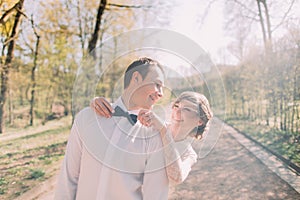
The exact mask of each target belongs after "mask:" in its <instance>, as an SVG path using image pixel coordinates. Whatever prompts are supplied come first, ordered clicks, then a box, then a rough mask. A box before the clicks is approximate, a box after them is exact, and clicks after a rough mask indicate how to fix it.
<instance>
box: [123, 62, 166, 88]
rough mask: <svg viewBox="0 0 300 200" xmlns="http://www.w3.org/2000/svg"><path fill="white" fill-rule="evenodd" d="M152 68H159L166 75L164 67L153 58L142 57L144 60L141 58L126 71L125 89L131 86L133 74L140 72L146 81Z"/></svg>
mask: <svg viewBox="0 0 300 200" xmlns="http://www.w3.org/2000/svg"><path fill="white" fill-rule="evenodd" d="M150 67H159V68H160V70H161V71H162V72H163V74H164V70H163V67H162V65H161V64H160V63H159V62H158V61H156V60H153V59H152V58H148V57H142V58H139V59H137V60H135V61H133V62H132V63H131V64H130V65H129V66H128V67H127V69H126V71H125V77H124V88H125V89H126V88H127V87H128V86H129V84H130V80H131V78H132V74H133V73H134V72H136V71H137V72H139V73H140V74H141V76H142V78H143V79H144V78H145V77H146V76H147V74H148V72H149V70H150Z"/></svg>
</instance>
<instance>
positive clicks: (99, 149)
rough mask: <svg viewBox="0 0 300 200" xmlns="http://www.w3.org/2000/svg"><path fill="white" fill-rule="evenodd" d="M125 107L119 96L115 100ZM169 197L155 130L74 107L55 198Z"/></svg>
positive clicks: (139, 199)
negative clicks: (77, 110)
mask: <svg viewBox="0 0 300 200" xmlns="http://www.w3.org/2000/svg"><path fill="white" fill-rule="evenodd" d="M116 105H118V106H120V107H121V108H122V109H123V110H125V111H126V108H125V106H124V104H123V103H122V100H121V98H119V99H118V100H117V101H116V103H115V104H114V105H113V107H115V106H116ZM167 197H168V178H167V175H166V171H165V163H164V155H163V149H162V142H161V139H160V135H159V133H158V132H153V131H152V130H151V129H149V128H146V127H144V126H141V124H140V123H139V122H137V123H136V124H135V125H134V126H132V125H131V124H130V123H129V121H128V119H127V118H125V117H112V118H108V119H107V118H104V117H99V116H97V114H96V113H95V112H93V111H92V110H91V109H90V108H85V109H83V110H82V111H80V112H79V113H78V115H77V116H76V118H75V121H74V124H73V126H72V129H71V134H70V137H69V140H68V144H67V150H66V155H65V158H64V161H63V164H62V168H61V172H60V175H59V178H58V183H57V187H56V193H55V199H57V200H68V199H78V200H87V199H88V200H94V199H97V200H124V199H126V200H142V199H143V200H148V199H151V200H163V199H167Z"/></svg>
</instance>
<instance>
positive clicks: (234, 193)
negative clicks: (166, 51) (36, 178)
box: [19, 119, 300, 200]
mask: <svg viewBox="0 0 300 200" xmlns="http://www.w3.org/2000/svg"><path fill="white" fill-rule="evenodd" d="M194 146H195V150H196V151H198V153H199V157H200V159H199V161H198V162H197V164H195V165H194V166H193V169H192V171H191V173H190V175H189V177H188V178H187V179H186V180H185V182H184V183H182V184H180V185H177V186H175V187H171V188H170V195H169V199H170V200H180V199H183V200H192V199H195V200H199V199H205V200H206V199H209V200H222V199H224V200H231V199H234V200H248V199H249V200H250V199H251V200H252V199H259V200H263V199H270V200H271V199H274V200H275V199H276V200H278V199H284V200H289V199H290V200H300V176H299V175H297V174H296V173H294V172H293V171H291V170H290V169H289V168H288V167H287V166H285V165H284V164H283V163H282V162H281V161H280V160H278V159H277V158H276V157H274V156H273V155H271V154H269V153H268V152H266V151H265V150H264V149H262V148H261V147H259V146H257V145H255V143H253V142H251V141H249V140H248V139H247V138H245V137H244V136H243V135H242V134H240V133H238V132H237V131H236V130H235V129H233V128H232V127H230V126H228V125H226V124H224V123H222V122H221V121H220V120H218V119H214V121H213V123H212V125H211V131H210V133H209V135H208V137H207V138H206V139H205V141H203V142H200V143H198V144H197V145H196V144H195V145H194ZM55 181H56V176H54V177H52V179H50V180H48V181H46V182H45V183H43V184H41V185H40V186H39V187H37V188H34V189H33V190H30V191H28V192H27V193H25V194H24V195H22V196H21V197H20V198H19V200H20V199H24V200H25V199H26V200H30V199H39V200H50V199H53V194H54V187H55Z"/></svg>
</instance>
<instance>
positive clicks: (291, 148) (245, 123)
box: [226, 118, 300, 167]
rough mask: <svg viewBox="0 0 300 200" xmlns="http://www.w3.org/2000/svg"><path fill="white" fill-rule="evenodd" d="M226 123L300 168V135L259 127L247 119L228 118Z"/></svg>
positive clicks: (264, 126) (263, 126)
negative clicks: (299, 139) (299, 138)
mask: <svg viewBox="0 0 300 200" xmlns="http://www.w3.org/2000/svg"><path fill="white" fill-rule="evenodd" d="M226 123H228V124H229V125H231V126H233V127H234V128H236V129H237V130H239V131H241V132H243V133H245V134H247V135H248V136H250V137H251V138H253V139H255V140H256V141H258V142H260V143H261V144H263V145H264V146H266V147H267V148H269V149H271V150H272V151H274V152H276V153H278V154H280V155H281V156H283V157H284V158H286V159H287V160H290V161H291V162H292V163H294V164H296V165H297V166H299V167H300V143H299V141H298V140H295V138H296V137H297V136H298V137H299V133H289V132H285V131H280V130H278V129H274V128H272V127H269V126H266V125H257V124H256V123H255V122H253V121H250V120H247V119H239V118H227V119H226ZM295 136H296V137H295Z"/></svg>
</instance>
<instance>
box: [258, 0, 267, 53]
mask: <svg viewBox="0 0 300 200" xmlns="http://www.w3.org/2000/svg"><path fill="white" fill-rule="evenodd" d="M260 1H261V0H256V2H257V6H258V16H259V22H260V26H261V30H262V34H263V39H264V45H265V47H266V44H267V35H266V29H265V25H264V19H263V16H262V11H261V7H260Z"/></svg>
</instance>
